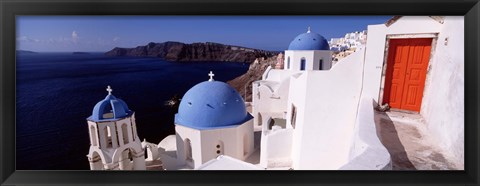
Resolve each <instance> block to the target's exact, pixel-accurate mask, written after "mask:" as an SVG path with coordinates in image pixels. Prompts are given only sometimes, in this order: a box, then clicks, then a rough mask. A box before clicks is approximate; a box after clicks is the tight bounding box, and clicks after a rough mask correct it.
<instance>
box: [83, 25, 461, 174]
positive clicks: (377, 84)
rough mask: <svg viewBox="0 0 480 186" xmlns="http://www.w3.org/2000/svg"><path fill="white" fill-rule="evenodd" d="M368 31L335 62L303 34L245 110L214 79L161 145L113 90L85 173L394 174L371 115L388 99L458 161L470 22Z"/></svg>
mask: <svg viewBox="0 0 480 186" xmlns="http://www.w3.org/2000/svg"><path fill="white" fill-rule="evenodd" d="M368 32H369V37H368V39H367V41H366V45H364V47H360V48H358V50H357V52H355V53H353V54H351V55H350V56H348V57H346V58H344V59H342V60H341V61H339V62H338V63H337V64H336V65H335V66H332V58H331V56H332V51H331V50H330V47H331V46H329V44H328V42H327V40H326V39H325V38H324V37H323V36H321V35H320V34H317V33H314V32H312V31H310V29H308V31H307V32H306V33H302V34H300V35H298V36H297V37H295V38H294V39H293V40H292V42H291V43H290V45H289V47H288V50H286V51H285V56H284V57H283V58H279V59H283V60H279V61H278V64H277V65H276V67H275V68H271V67H269V68H268V69H267V70H266V71H265V73H264V74H263V78H262V80H259V81H255V82H254V83H253V91H252V102H250V103H245V102H244V100H243V99H242V97H241V96H240V95H239V93H238V92H237V91H236V90H234V89H233V88H232V87H230V86H229V85H228V84H226V83H224V82H220V81H215V80H214V79H213V77H214V74H213V73H210V74H208V75H209V76H210V78H209V79H208V80H206V81H204V82H201V83H199V84H197V85H195V86H193V87H192V88H191V89H190V90H188V91H187V92H186V93H185V95H184V96H183V98H182V100H181V102H180V106H179V110H178V113H177V114H176V115H175V134H172V135H170V136H167V137H166V138H164V139H163V140H162V141H161V142H160V143H159V144H153V143H149V142H147V141H145V140H144V141H143V142H142V141H141V140H140V139H139V137H138V135H137V131H136V123H135V113H134V112H133V111H132V110H130V109H129V108H128V106H127V104H126V103H125V102H124V101H122V100H120V99H117V98H116V97H114V96H113V95H112V94H111V91H112V90H111V88H110V87H109V88H108V89H107V91H109V93H108V95H107V97H106V98H105V99H104V100H101V101H100V102H98V103H97V105H95V107H94V109H93V112H92V116H90V117H89V118H88V119H87V120H88V128H89V132H90V141H91V147H90V152H89V154H88V155H87V157H88V159H89V162H90V168H91V169H92V170H145V169H148V167H149V166H153V165H155V164H161V166H162V168H163V169H166V170H179V169H195V170H211V169H237V170H238V169H242V170H265V169H267V170H278V169H294V170H352V169H353V170H388V169H391V159H390V154H389V152H388V151H387V149H386V148H385V147H384V146H383V144H382V143H381V142H380V140H379V138H378V136H377V130H376V127H375V122H374V119H373V118H374V107H376V106H378V105H383V104H386V103H389V104H390V105H391V107H392V108H397V109H402V110H409V111H415V112H419V113H420V114H421V115H422V116H423V117H424V118H425V120H426V121H427V124H428V129H429V132H431V133H432V135H433V136H436V137H437V138H438V140H439V142H440V144H442V148H446V149H449V150H450V151H451V152H453V154H454V156H455V158H458V161H462V162H463V125H464V122H463V118H464V117H463V109H464V107H463V106H464V102H463V101H464V99H463V98H464V97H463V95H464V94H463V92H464V88H463V87H464V86H463V82H464V79H463V74H464V69H463V64H464V59H463V52H462V51H463V47H464V45H463V17H440V18H438V17H435V18H432V17H427V16H424V17H401V18H400V19H397V20H395V21H394V23H391V22H389V24H380V25H370V26H368ZM362 33H365V32H362ZM350 37H351V38H352V39H355V38H358V37H363V36H362V34H356V35H354V36H351V35H349V38H350ZM386 55H387V56H386ZM393 67H395V68H393ZM399 81H401V82H403V83H398V82H399Z"/></svg>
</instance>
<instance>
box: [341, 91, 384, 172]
mask: <svg viewBox="0 0 480 186" xmlns="http://www.w3.org/2000/svg"><path fill="white" fill-rule="evenodd" d="M359 106H360V107H359V110H358V115H357V121H356V123H355V132H354V133H355V134H354V138H353V140H352V146H351V149H350V158H349V161H348V162H347V163H346V164H345V165H343V166H342V167H340V170H391V169H392V163H391V158H390V153H389V152H388V150H387V149H386V148H385V147H384V146H383V144H382V143H381V142H380V139H379V137H378V135H377V129H376V127H375V121H374V111H373V108H374V101H373V99H371V98H362V100H361V102H360V105H359Z"/></svg>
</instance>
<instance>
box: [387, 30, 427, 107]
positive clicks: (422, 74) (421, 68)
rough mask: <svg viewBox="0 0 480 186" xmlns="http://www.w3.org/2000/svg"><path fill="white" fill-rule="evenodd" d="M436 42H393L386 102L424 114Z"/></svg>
mask: <svg viewBox="0 0 480 186" xmlns="http://www.w3.org/2000/svg"><path fill="white" fill-rule="evenodd" d="M431 44H432V39H431V38H421V39H391V40H390V46H389V49H388V58H387V74H386V76H385V91H384V94H383V103H388V104H389V105H390V107H392V108H398V109H403V110H411V111H417V112H418V111H420V106H421V105H422V97H423V89H424V87H425V79H426V77H427V67H428V61H429V59H430V50H431Z"/></svg>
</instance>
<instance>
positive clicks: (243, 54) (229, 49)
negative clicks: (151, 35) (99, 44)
mask: <svg viewBox="0 0 480 186" xmlns="http://www.w3.org/2000/svg"><path fill="white" fill-rule="evenodd" d="M105 54H106V55H107V56H148V57H158V58H162V59H164V60H167V61H226V62H243V63H251V62H253V61H254V60H255V59H256V58H268V57H272V56H275V55H277V54H278V52H271V51H265V50H257V49H251V48H245V47H239V46H231V45H223V44H219V43H211V42H207V43H192V44H185V43H180V42H173V41H169V42H164V43H153V42H151V43H148V44H147V45H145V46H138V47H135V48H118V47H116V48H114V49H112V50H111V51H108V52H106V53H105Z"/></svg>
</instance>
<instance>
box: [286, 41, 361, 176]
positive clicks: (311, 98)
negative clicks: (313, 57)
mask: <svg viewBox="0 0 480 186" xmlns="http://www.w3.org/2000/svg"><path fill="white" fill-rule="evenodd" d="M362 61H363V50H359V51H357V52H355V53H353V54H351V55H350V56H348V57H347V58H344V59H342V60H341V61H340V62H339V63H338V64H337V65H335V66H334V67H333V68H332V69H330V70H329V71H306V72H305V73H303V74H302V75H301V76H300V77H298V79H292V81H291V84H290V90H292V92H290V100H291V101H289V111H288V113H287V125H290V124H291V121H290V116H291V104H295V105H296V107H297V124H296V128H295V131H294V134H293V145H292V147H293V167H294V169H306V170H308V169H324V170H334V169H338V168H340V167H341V166H342V165H344V164H345V163H346V162H347V161H348V160H349V156H348V155H349V152H350V146H351V140H352V138H353V128H354V124H355V116H356V113H357V108H358V102H359V96H360V89H361V81H362V78H361V77H362V67H363V63H362ZM333 80H334V81H333ZM305 111H309V112H305Z"/></svg>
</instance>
